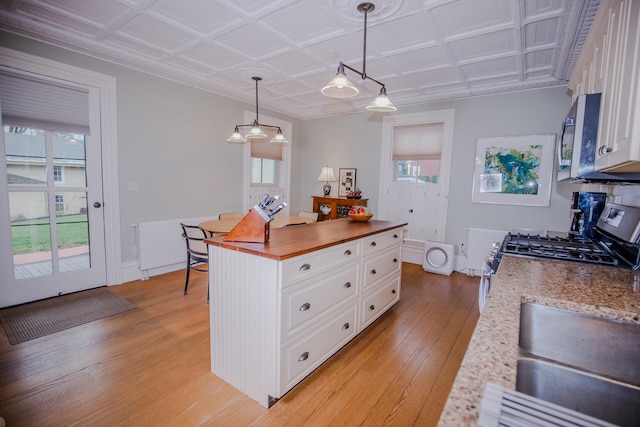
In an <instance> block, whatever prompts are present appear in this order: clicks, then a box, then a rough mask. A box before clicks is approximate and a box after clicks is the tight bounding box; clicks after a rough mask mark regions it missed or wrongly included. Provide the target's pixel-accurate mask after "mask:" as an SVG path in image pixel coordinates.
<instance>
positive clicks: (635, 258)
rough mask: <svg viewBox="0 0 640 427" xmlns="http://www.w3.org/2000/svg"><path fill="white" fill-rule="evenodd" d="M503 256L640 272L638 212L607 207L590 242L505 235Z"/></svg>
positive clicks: (612, 204) (610, 205)
mask: <svg viewBox="0 0 640 427" xmlns="http://www.w3.org/2000/svg"><path fill="white" fill-rule="evenodd" d="M503 254H509V255H518V256H526V257H535V258H546V259H553V260H563V261H575V262H581V263H587V264H592V265H603V266H611V267H620V268H626V269H632V270H638V269H640V208H637V207H631V206H623V205H617V204H614V203H607V204H606V205H605V208H604V211H603V212H602V214H601V215H600V217H599V219H598V223H597V225H596V227H595V237H594V238H593V239H592V240H576V239H571V238H562V237H548V236H540V235H529V234H518V233H509V234H507V236H506V237H505V238H504V241H503V242H502V245H501V247H500V255H499V257H498V258H500V257H501V256H502V255H503Z"/></svg>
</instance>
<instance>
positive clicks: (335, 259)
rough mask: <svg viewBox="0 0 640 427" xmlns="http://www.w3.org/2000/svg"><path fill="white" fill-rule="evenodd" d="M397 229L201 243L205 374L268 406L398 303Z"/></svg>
mask: <svg viewBox="0 0 640 427" xmlns="http://www.w3.org/2000/svg"><path fill="white" fill-rule="evenodd" d="M404 225H406V224H405V223H401V222H391V221H375V220H373V221H369V222H354V221H351V220H350V219H340V220H334V221H323V222H318V223H313V224H307V225H301V226H296V227H285V228H282V229H278V230H271V233H270V239H269V242H267V243H264V244H262V243H242V242H225V241H223V238H222V237H216V238H212V239H207V240H206V243H208V244H209V245H210V246H209V291H210V323H211V371H212V372H213V373H214V374H215V375H217V376H219V377H220V378H222V379H223V380H225V381H226V382H228V383H229V384H231V385H233V386H234V387H236V388H237V389H238V390H240V391H242V392H243V393H245V394H247V395H248V396H249V397H251V398H252V399H254V400H256V401H257V402H258V403H260V404H261V405H263V406H265V407H267V408H268V407H270V406H271V405H273V404H274V403H275V402H277V401H278V399H280V398H281V397H282V396H284V394H285V393H287V392H288V391H289V390H291V388H293V387H294V386H295V385H296V384H298V383H299V382H300V381H302V380H303V379H304V378H305V377H306V376H307V375H309V374H310V373H311V372H312V371H313V370H314V369H316V368H317V367H318V366H320V365H321V364H322V363H323V362H324V361H326V360H327V359H328V358H329V357H331V356H332V355H333V354H334V353H335V352H337V351H338V350H339V349H340V348H341V347H343V346H344V345H345V344H346V343H348V342H349V341H350V340H351V339H353V338H354V337H355V336H356V335H358V334H359V333H360V332H361V331H362V330H364V329H365V328H366V327H367V326H368V325H369V324H371V323H372V322H373V321H375V319H377V318H378V317H379V316H380V315H382V314H383V313H384V312H385V311H387V310H388V309H389V308H390V307H391V306H393V304H395V303H396V302H397V301H398V300H399V299H400V278H401V271H402V257H401V248H402V228H403V226H404Z"/></svg>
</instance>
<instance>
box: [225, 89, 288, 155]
mask: <svg viewBox="0 0 640 427" xmlns="http://www.w3.org/2000/svg"><path fill="white" fill-rule="evenodd" d="M251 78H252V79H253V80H255V82H256V119H255V120H254V121H253V123H252V124H250V125H236V127H235V130H234V131H233V134H232V135H231V136H230V137H229V138H228V139H227V142H237V143H241V142H247V139H259V138H266V137H267V134H266V133H265V132H264V131H263V130H262V128H272V129H276V136H274V137H273V139H271V141H269V142H275V143H288V142H289V141H288V140H287V139H286V138H285V137H284V135H283V134H282V129H280V126H273V125H265V124H263V123H260V122H259V121H258V82H259V81H260V80H262V77H251ZM245 127H249V128H251V129H249V133H247V134H246V135H244V136H243V135H242V134H241V133H240V128H245Z"/></svg>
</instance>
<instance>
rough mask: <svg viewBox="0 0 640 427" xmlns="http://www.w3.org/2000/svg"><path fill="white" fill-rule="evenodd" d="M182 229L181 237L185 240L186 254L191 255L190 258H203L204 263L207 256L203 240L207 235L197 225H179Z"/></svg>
mask: <svg viewBox="0 0 640 427" xmlns="http://www.w3.org/2000/svg"><path fill="white" fill-rule="evenodd" d="M180 226H181V227H182V237H183V238H184V239H185V242H186V244H187V252H188V253H189V255H191V257H192V258H194V259H197V258H204V261H202V260H201V261H200V262H205V261H206V260H207V259H208V257H209V255H208V248H207V244H206V243H204V239H206V238H207V233H206V232H205V231H204V230H203V229H202V228H200V227H198V226H197V225H187V224H183V223H180Z"/></svg>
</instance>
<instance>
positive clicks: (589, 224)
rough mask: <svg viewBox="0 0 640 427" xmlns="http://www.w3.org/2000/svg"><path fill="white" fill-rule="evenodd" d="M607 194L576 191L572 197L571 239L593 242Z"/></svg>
mask: <svg viewBox="0 0 640 427" xmlns="http://www.w3.org/2000/svg"><path fill="white" fill-rule="evenodd" d="M606 201H607V193H593V192H586V191H575V192H573V194H572V195H571V227H570V229H569V238H571V239H575V240H591V239H592V238H593V237H594V233H595V230H594V229H595V226H596V224H597V223H598V218H600V214H601V213H602V211H603V210H604V205H605V202H606Z"/></svg>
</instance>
